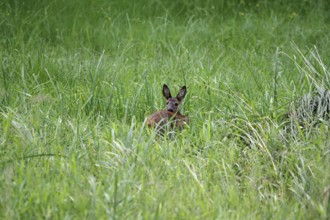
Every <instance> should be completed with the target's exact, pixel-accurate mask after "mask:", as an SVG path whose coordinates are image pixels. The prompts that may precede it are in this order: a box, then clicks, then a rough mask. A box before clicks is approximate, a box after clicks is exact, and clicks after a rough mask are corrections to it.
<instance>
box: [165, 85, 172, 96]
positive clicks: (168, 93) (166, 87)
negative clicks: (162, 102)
mask: <svg viewBox="0 0 330 220" xmlns="http://www.w3.org/2000/svg"><path fill="white" fill-rule="evenodd" d="M163 96H164V97H165V98H166V99H169V98H172V95H171V92H170V89H169V88H168V86H167V85H166V84H164V85H163Z"/></svg>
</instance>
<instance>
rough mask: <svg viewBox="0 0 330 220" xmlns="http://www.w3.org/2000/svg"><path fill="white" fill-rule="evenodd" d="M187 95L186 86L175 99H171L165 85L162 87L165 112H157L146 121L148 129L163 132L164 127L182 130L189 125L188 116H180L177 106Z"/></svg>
mask: <svg viewBox="0 0 330 220" xmlns="http://www.w3.org/2000/svg"><path fill="white" fill-rule="evenodd" d="M186 94H187V88H186V86H183V87H182V88H181V89H180V91H179V93H178V94H177V96H176V97H175V98H173V97H172V95H171V92H170V89H169V88H168V86H167V85H166V84H164V85H163V96H164V97H165V98H166V110H159V111H157V112H155V113H153V114H152V115H150V116H149V117H148V119H147V125H148V127H149V128H153V127H156V128H157V129H158V130H160V131H161V132H164V127H165V126H167V125H169V128H171V129H173V128H179V129H182V128H183V127H184V126H185V125H186V124H188V123H189V118H188V116H185V115H181V113H180V111H179V105H180V103H181V101H182V100H183V99H184V97H185V96H186Z"/></svg>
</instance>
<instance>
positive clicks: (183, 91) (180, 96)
mask: <svg viewBox="0 0 330 220" xmlns="http://www.w3.org/2000/svg"><path fill="white" fill-rule="evenodd" d="M186 94H187V88H186V86H183V87H182V88H181V89H180V91H179V93H178V95H177V96H176V98H177V99H178V100H179V101H180V102H181V101H182V100H183V99H184V97H185V96H186Z"/></svg>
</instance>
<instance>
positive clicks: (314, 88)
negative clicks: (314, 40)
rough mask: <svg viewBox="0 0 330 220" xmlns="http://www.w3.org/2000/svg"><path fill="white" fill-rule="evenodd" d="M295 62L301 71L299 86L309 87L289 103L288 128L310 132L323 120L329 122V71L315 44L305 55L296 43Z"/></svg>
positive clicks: (302, 89) (294, 130) (302, 88)
mask: <svg viewBox="0 0 330 220" xmlns="http://www.w3.org/2000/svg"><path fill="white" fill-rule="evenodd" d="M294 49H295V51H296V52H297V57H295V59H293V60H294V63H295V66H296V67H297V69H298V71H299V73H300V74H301V76H300V77H301V85H300V90H301V91H306V93H305V94H303V95H302V96H301V97H299V96H298V97H297V98H296V99H295V100H294V101H292V102H291V103H290V108H289V113H288V117H289V119H290V120H289V121H290V122H289V128H290V130H291V131H292V132H294V133H297V132H298V131H300V132H301V131H305V132H306V134H307V133H310V132H311V131H312V130H313V129H314V128H315V127H317V126H318V125H320V123H325V124H329V116H330V81H329V78H330V72H329V71H328V70H327V68H326V65H325V64H324V63H323V61H322V59H321V58H320V56H319V53H318V51H317V49H316V47H314V48H313V49H311V50H310V51H309V52H308V53H307V54H306V55H304V54H303V53H302V52H301V50H300V49H299V48H298V47H297V46H296V45H294Z"/></svg>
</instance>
